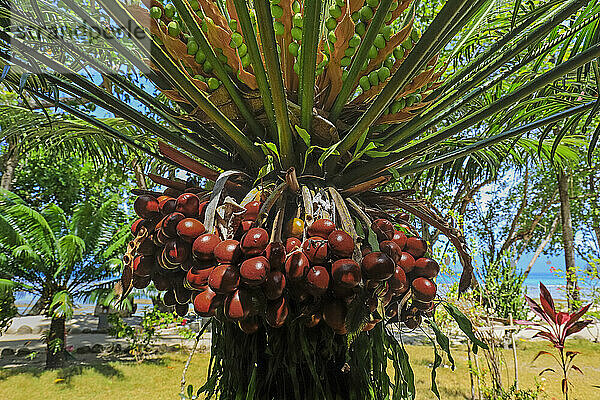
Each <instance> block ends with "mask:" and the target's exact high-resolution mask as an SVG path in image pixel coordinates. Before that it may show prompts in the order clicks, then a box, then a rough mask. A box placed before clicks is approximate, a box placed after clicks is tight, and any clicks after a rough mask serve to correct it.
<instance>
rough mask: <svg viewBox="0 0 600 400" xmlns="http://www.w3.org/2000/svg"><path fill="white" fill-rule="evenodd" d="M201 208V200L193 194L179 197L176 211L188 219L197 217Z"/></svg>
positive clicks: (184, 194)
mask: <svg viewBox="0 0 600 400" xmlns="http://www.w3.org/2000/svg"><path fill="white" fill-rule="evenodd" d="M199 206H200V199H198V196H196V195H195V194H193V193H183V194H182V195H180V196H179V197H177V202H176V203H175V211H177V212H180V213H182V214H183V215H185V216H186V217H197V216H198V209H199Z"/></svg>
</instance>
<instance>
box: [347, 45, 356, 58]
mask: <svg viewBox="0 0 600 400" xmlns="http://www.w3.org/2000/svg"><path fill="white" fill-rule="evenodd" d="M355 52H356V47H348V48H347V49H346V51H344V55H345V56H346V57H352V56H353V55H354V53H355Z"/></svg>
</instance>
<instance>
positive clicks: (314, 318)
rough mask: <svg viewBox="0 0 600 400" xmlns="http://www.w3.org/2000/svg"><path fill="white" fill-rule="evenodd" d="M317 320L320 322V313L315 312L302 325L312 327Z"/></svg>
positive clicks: (315, 324) (316, 323)
mask: <svg viewBox="0 0 600 400" xmlns="http://www.w3.org/2000/svg"><path fill="white" fill-rule="evenodd" d="M319 322H321V313H315V314H312V315H311V316H310V317H308V318H307V319H306V321H305V322H304V326H305V327H307V328H314V327H315V326H317V325H318V324H319Z"/></svg>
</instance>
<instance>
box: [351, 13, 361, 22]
mask: <svg viewBox="0 0 600 400" xmlns="http://www.w3.org/2000/svg"><path fill="white" fill-rule="evenodd" d="M350 18H352V22H356V21H358V20H359V19H360V12H359V11H354V12H353V13H352V14H351V15H350Z"/></svg>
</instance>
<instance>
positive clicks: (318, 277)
mask: <svg viewBox="0 0 600 400" xmlns="http://www.w3.org/2000/svg"><path fill="white" fill-rule="evenodd" d="M328 287H329V272H327V269H326V268H325V267H322V266H320V265H316V266H314V267H311V268H310V269H309V270H308V272H307V273H306V289H307V290H308V292H309V293H310V294H312V295H313V296H315V297H319V296H322V295H323V294H325V292H327V288H328Z"/></svg>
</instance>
